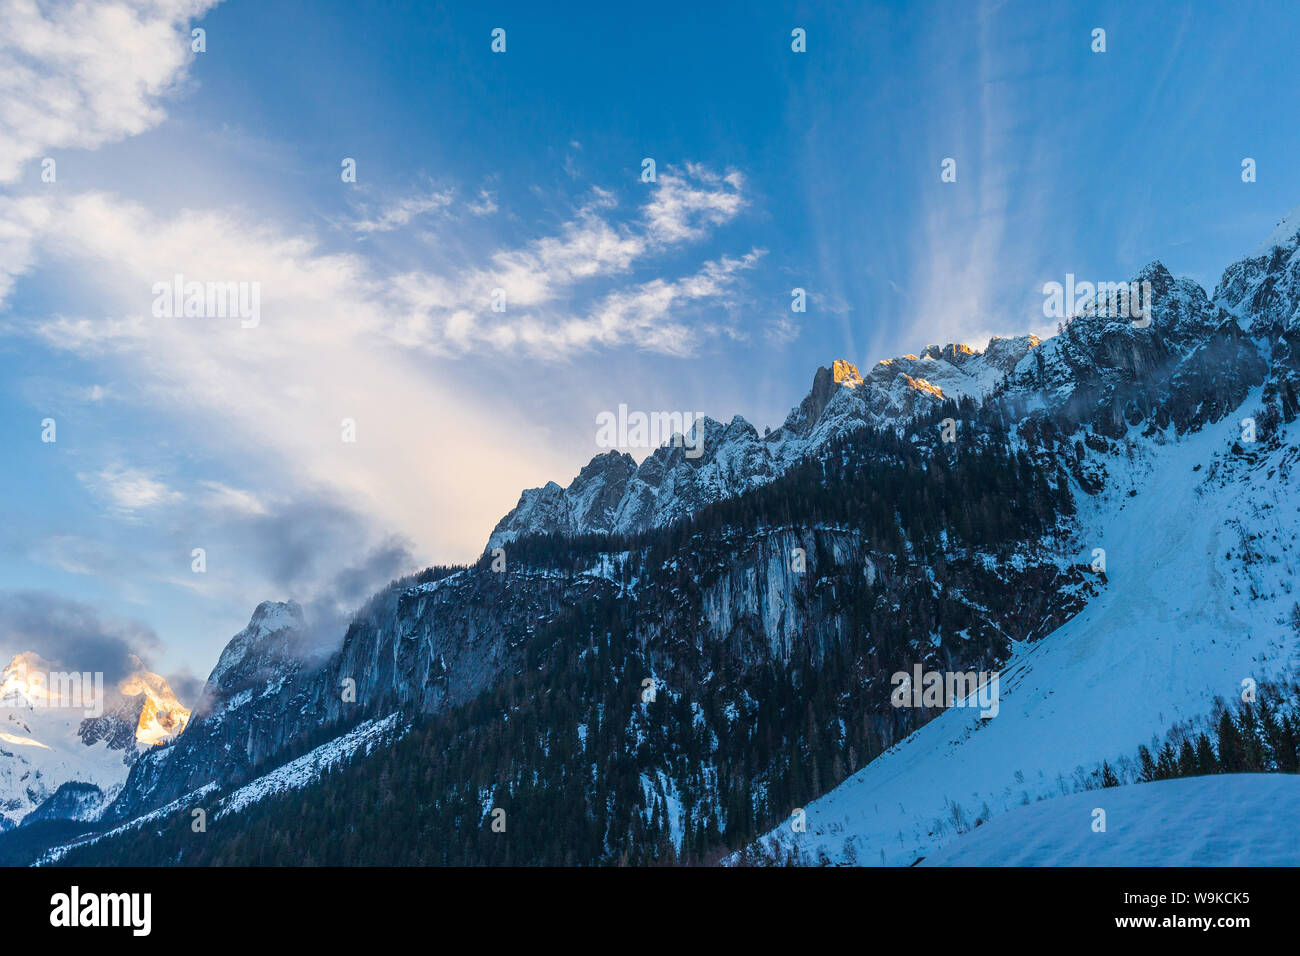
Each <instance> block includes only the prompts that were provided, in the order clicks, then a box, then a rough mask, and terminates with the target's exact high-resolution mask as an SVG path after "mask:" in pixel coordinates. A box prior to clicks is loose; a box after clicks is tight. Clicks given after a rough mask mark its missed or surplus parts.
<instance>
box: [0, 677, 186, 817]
mask: <svg viewBox="0 0 1300 956" xmlns="http://www.w3.org/2000/svg"><path fill="white" fill-rule="evenodd" d="M49 674H50V668H49V667H48V666H47V665H46V663H45V662H44V661H42V660H41V659H40V658H39V657H38V656H37V655H36V654H35V653H30V652H29V653H23V654H19V655H17V656H16V657H14V658H13V660H11V661H10V662H9V663H8V664H7V665H6V666H5V668H4V670H3V671H0V829H7V828H8V827H12V826H14V825H16V824H17V823H19V822H20V821H21V820H22V819H23V818H24V817H25V816H26V815H27V814H29V813H31V812H32V811H34V810H36V809H37V808H38V807H41V806H42V804H44V803H45V802H46V801H48V800H50V799H51V798H53V797H54V796H55V794H56V792H58V791H60V789H61V788H62V787H63V786H64V785H65V784H69V783H73V782H76V783H79V784H84V785H86V786H87V787H89V788H90V789H92V790H95V791H97V793H98V794H99V796H98V797H96V798H95V800H94V801H92V802H93V804H94V806H95V807H98V806H100V805H101V804H102V803H104V802H106V800H107V799H110V798H111V797H112V796H113V795H115V794H116V793H117V791H118V790H119V789H120V788H121V786H122V783H123V782H124V781H125V780H126V777H127V774H128V772H129V771H130V768H131V765H132V763H134V761H135V760H136V758H137V757H138V756H139V754H140V753H141V752H142V751H143V750H145V749H147V748H149V747H152V746H154V745H156V744H160V743H165V742H167V741H169V740H171V739H173V738H174V737H176V736H177V735H178V734H179V733H180V732H181V731H182V730H184V729H185V725H186V723H187V722H188V720H189V716H190V712H189V711H188V710H187V709H186V708H185V707H184V706H182V705H181V703H180V702H179V701H178V700H177V699H176V696H175V694H173V693H172V690H171V687H170V686H168V684H167V681H166V680H164V679H163V678H162V677H159V676H158V675H157V674H153V673H150V672H149V671H147V670H145V669H144V668H143V667H142V666H141V667H139V668H138V669H137V670H136V671H135V672H133V673H132V674H131V675H129V676H128V677H127V678H126V679H124V680H122V681H121V682H120V683H119V685H118V686H117V687H116V688H114V687H108V688H101V689H100V692H96V690H95V688H94V687H93V682H91V681H88V682H87V683H86V684H85V685H82V684H81V683H80V681H79V682H78V683H77V684H76V685H75V686H74V685H72V684H70V683H68V684H64V683H63V682H60V683H59V684H52V682H51V680H50V677H49ZM73 696H75V697H76V698H77V699H75V700H74V699H72V697H73ZM74 790H76V788H69V789H68V790H67V791H66V792H64V793H63V794H62V801H63V802H65V803H67V805H68V806H69V807H74V806H75V807H76V808H78V809H77V811H76V812H78V813H79V814H83V815H84V814H85V813H86V812H88V811H85V809H84V808H85V807H86V806H87V805H88V804H87V799H88V798H87V797H86V794H87V793H89V792H90V790H86V791H85V792H84V793H83V792H81V791H79V790H78V791H77V792H76V793H75V794H74V792H73V791H74ZM74 798H75V799H74ZM62 805H63V803H60V806H62ZM56 811H57V808H50V809H49V811H48V812H47V813H46V814H45V816H47V817H48V816H50V815H53V814H54V813H55V812H56Z"/></svg>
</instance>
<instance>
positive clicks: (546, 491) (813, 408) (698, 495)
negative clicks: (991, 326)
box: [488, 335, 1039, 548]
mask: <svg viewBox="0 0 1300 956" xmlns="http://www.w3.org/2000/svg"><path fill="white" fill-rule="evenodd" d="M1038 344H1039V341H1038V339H1037V337H1035V336H1033V335H1024V336H1019V337H1017V338H1010V339H999V338H995V339H993V340H992V341H991V342H990V343H989V346H988V348H986V349H985V350H984V351H982V352H981V351H977V350H975V349H972V348H970V347H969V346H966V345H945V346H937V345H930V346H927V347H926V348H925V350H924V351H923V352H922V354H921V355H920V356H917V355H905V356H902V357H900V358H896V359H890V360H888V361H884V362H879V363H877V364H876V366H875V367H874V368H873V369H872V370H871V372H870V374H868V375H867V376H866V377H865V378H864V377H863V375H862V374H861V372H859V371H858V369H857V367H856V366H855V365H854V364H853V363H852V362H849V361H846V360H844V359H836V360H835V361H833V362H832V363H831V364H830V365H829V366H825V367H822V368H819V369H818V370H817V372H816V374H815V375H814V376H813V382H812V388H811V389H810V390H809V392H808V394H807V395H806V396H805V397H804V399H803V401H802V402H800V403H799V405H797V406H796V407H795V408H794V409H792V410H791V412H790V414H789V416H788V417H787V418H786V421H785V424H783V425H782V426H781V427H780V428H777V429H775V430H772V431H769V432H768V433H767V434H766V435H762V436H760V435H759V433H758V431H757V429H755V428H754V426H753V425H751V424H750V423H749V422H747V421H746V420H745V419H744V418H742V417H740V416H739V415H737V416H736V417H735V418H733V419H732V420H731V422H730V423H729V424H727V425H723V424H721V423H720V422H717V421H714V420H713V419H712V418H708V417H704V418H700V419H698V420H697V421H696V422H695V424H694V425H693V427H692V429H691V431H690V432H689V433H688V437H689V438H690V439H691V441H690V442H689V443H687V444H688V445H691V446H695V445H697V444H698V447H699V449H700V452H699V454H698V455H697V456H694V457H692V455H691V454H688V451H689V449H688V448H684V447H682V443H681V442H680V441H679V442H672V441H670V442H669V443H668V444H666V445H665V446H663V447H660V448H657V449H655V451H654V452H653V453H652V454H651V455H649V456H648V457H647V458H646V459H645V460H644V461H643V462H641V464H640V465H638V464H637V463H636V460H635V459H634V458H632V456H631V455H628V454H626V453H624V452H620V451H611V452H608V453H606V454H602V455H597V456H596V457H595V458H593V459H592V460H591V461H590V462H589V463H588V464H587V466H586V467H584V468H583V469H582V470H581V471H580V472H579V473H578V476H577V477H576V478H574V480H573V482H572V483H571V484H570V485H569V486H568V487H567V488H563V487H561V486H560V485H558V484H557V483H555V482H553V481H552V482H548V483H547V484H546V485H544V486H543V487H541V488H531V489H529V490H527V491H525V492H524V493H523V494H522V495H521V496H520V498H519V503H518V504H517V505H516V506H515V508H514V509H513V510H512V511H511V512H510V513H509V514H507V515H506V516H505V517H504V518H502V519H501V521H500V522H499V523H498V524H497V526H496V528H495V529H494V530H493V532H492V536H491V538H490V539H489V541H488V547H489V548H497V547H501V546H502V545H504V544H506V543H507V542H509V541H512V540H514V539H515V538H518V537H520V536H522V535H527V534H546V533H549V532H559V533H561V534H569V535H573V534H584V533H591V532H600V533H622V534H632V533H636V532H640V531H645V530H648V529H650V528H655V527H662V526H664V525H666V524H669V523H671V522H673V521H676V520H678V519H680V518H683V517H686V516H688V515H691V514H694V513H696V512H698V511H699V510H700V509H701V508H704V507H705V506H707V505H709V504H712V503H713V502H715V501H720V500H722V499H724V498H730V497H734V496H736V495H739V494H743V493H744V492H746V491H748V490H750V489H751V488H755V487H758V486H760V485H763V484H766V483H767V482H769V481H771V480H772V479H774V478H776V477H777V476H778V475H780V474H782V473H783V472H784V471H785V470H786V469H787V468H789V467H790V466H791V465H793V464H794V463H795V462H797V461H799V460H800V459H802V458H804V457H805V456H807V455H810V454H816V453H817V452H818V451H819V450H821V449H822V448H824V447H825V446H826V445H827V443H829V442H830V441H832V440H834V439H835V438H837V437H839V436H841V435H844V434H847V433H848V432H851V431H855V430H857V429H861V428H863V427H866V426H873V427H877V428H885V427H898V426H899V425H900V424H902V423H904V422H906V421H907V420H908V419H910V418H911V417H913V416H914V415H916V414H919V413H920V412H923V411H925V410H926V409H927V408H929V407H930V406H931V405H932V404H934V403H936V402H942V401H944V400H946V399H948V398H956V399H960V398H962V397H964V396H971V397H973V398H980V397H982V396H984V395H986V394H988V393H989V392H990V391H992V390H993V388H994V387H995V386H996V385H997V384H998V382H1000V381H1001V380H1002V379H1003V378H1004V377H1005V376H1006V375H1007V374H1008V373H1009V372H1010V371H1011V370H1012V369H1013V368H1015V366H1016V363H1017V362H1019V361H1020V359H1021V358H1023V357H1024V356H1025V355H1026V354H1027V353H1028V352H1029V350H1030V349H1033V348H1036V347H1037V346H1038Z"/></svg>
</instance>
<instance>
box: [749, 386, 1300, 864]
mask: <svg viewBox="0 0 1300 956" xmlns="http://www.w3.org/2000/svg"><path fill="white" fill-rule="evenodd" d="M1258 395H1259V391H1258V390H1256V391H1255V392H1254V396H1255V397H1257V396H1258ZM1248 404H1249V403H1248ZM1235 417H1236V416H1234V418H1235ZM1240 435H1241V427H1240V425H1239V424H1238V423H1237V421H1235V420H1228V421H1223V422H1220V423H1219V424H1217V425H1214V426H1210V427H1206V428H1204V429H1203V430H1202V431H1200V432H1198V433H1195V434H1192V435H1189V436H1186V437H1184V438H1182V439H1179V438H1177V437H1175V436H1174V435H1173V434H1172V429H1170V431H1169V432H1166V433H1159V434H1158V436H1157V438H1158V440H1156V441H1141V440H1138V436H1137V429H1134V435H1133V436H1131V437H1130V438H1129V440H1126V441H1124V442H1123V443H1122V444H1120V445H1117V446H1116V447H1115V448H1114V450H1113V451H1112V450H1107V451H1105V452H1102V453H1094V456H1095V460H1096V462H1097V464H1098V465H1099V466H1100V467H1101V468H1104V469H1105V487H1104V489H1103V490H1101V491H1100V492H1098V494H1097V495H1096V496H1095V497H1093V498H1085V499H1084V500H1083V502H1081V504H1082V505H1083V508H1082V513H1081V516H1080V517H1081V521H1080V523H1081V526H1082V528H1083V529H1084V530H1083V533H1082V534H1081V536H1080V542H1081V545H1082V547H1081V550H1080V554H1079V560H1080V561H1085V562H1086V561H1091V560H1094V557H1093V550H1094V549H1095V548H1100V549H1102V550H1103V552H1104V560H1105V573H1106V578H1107V582H1106V587H1105V588H1104V589H1103V590H1102V591H1101V593H1100V594H1098V595H1097V596H1096V597H1094V598H1093V599H1092V600H1091V601H1090V602H1089V603H1088V604H1087V606H1086V607H1084V609H1083V611H1082V612H1080V613H1079V614H1078V615H1077V616H1075V617H1074V618H1072V619H1071V620H1069V621H1068V622H1066V623H1065V624H1064V625H1063V626H1062V627H1060V628H1058V629H1057V630H1055V631H1053V632H1052V633H1051V634H1049V635H1047V636H1046V637H1044V638H1043V639H1041V640H1039V641H1036V642H1033V643H1028V642H1026V643H1019V644H1017V645H1016V646H1015V648H1014V650H1013V653H1012V655H1011V657H1010V659H1009V660H1008V661H1007V662H1006V664H1005V665H1004V666H1003V667H1002V669H1001V675H1000V680H999V683H1000V706H999V709H998V714H997V716H996V717H994V718H992V719H988V720H985V719H982V718H980V717H979V716H978V715H977V713H976V712H975V711H972V710H969V709H962V708H954V709H949V710H947V711H944V712H943V713H942V714H940V715H939V716H937V717H936V718H935V719H934V720H932V721H931V722H929V723H928V724H926V725H925V726H924V727H922V728H920V729H919V730H917V731H916V732H915V733H913V734H912V735H911V736H909V737H908V738H907V739H906V740H904V741H902V742H900V743H898V744H896V745H895V746H894V747H892V748H891V749H889V750H888V751H886V752H885V753H884V754H882V755H881V756H879V757H877V758H876V759H875V760H874V761H872V762H871V763H870V764H868V765H867V766H866V767H864V768H863V769H862V770H860V771H858V773H856V774H855V775H853V776H851V777H849V778H848V779H847V780H846V781H844V782H843V783H842V784H840V785H839V786H838V787H836V788H835V789H834V790H832V791H831V792H830V793H828V794H826V795H825V796H823V797H821V798H820V799H819V800H816V801H814V802H813V803H811V804H809V805H808V806H807V807H806V808H804V809H805V814H806V832H796V831H795V828H794V826H793V824H792V823H785V824H782V825H780V826H778V827H776V828H775V829H774V830H773V831H771V833H770V834H769V835H768V838H767V839H771V840H774V841H776V842H777V843H778V844H779V845H781V846H782V847H786V848H788V847H791V846H794V847H797V848H798V849H799V850H800V852H801V853H803V854H805V855H806V857H807V858H808V859H812V860H815V859H818V858H819V857H820V856H822V855H824V856H825V857H826V858H828V859H830V860H831V861H840V860H843V859H844V858H845V856H846V854H848V855H850V856H852V858H853V859H854V860H856V861H857V862H858V863H860V864H862V865H871V864H877V865H878V864H881V863H887V864H891V865H908V864H911V863H912V862H913V861H914V860H916V859H917V858H918V857H921V856H927V855H929V854H931V853H932V852H934V850H935V849H937V848H938V847H941V846H943V845H945V844H946V843H948V842H949V841H951V840H952V839H954V838H955V837H957V836H958V835H960V834H961V833H963V832H966V831H968V830H970V829H971V828H973V827H975V826H976V824H977V821H978V822H979V823H984V822H986V821H988V820H989V819H992V818H994V817H997V816H999V815H1000V814H1002V813H1007V812H1010V811H1013V810H1015V809H1016V808H1017V807H1019V806H1022V805H1027V804H1029V803H1033V802H1036V801H1038V800H1040V799H1046V798H1051V797H1053V796H1061V795H1062V794H1065V793H1072V792H1074V791H1076V790H1080V789H1082V788H1083V787H1084V786H1085V785H1086V784H1087V782H1088V777H1089V776H1090V774H1091V771H1092V770H1093V769H1095V768H1096V767H1097V766H1098V765H1100V763H1101V762H1102V761H1103V760H1105V761H1109V762H1110V763H1111V764H1112V765H1115V764H1119V763H1121V762H1122V761H1123V760H1125V759H1126V758H1128V759H1131V757H1132V755H1133V754H1135V753H1136V750H1137V748H1138V746H1140V745H1144V744H1146V745H1149V744H1150V743H1151V742H1152V738H1153V737H1160V738H1163V737H1164V735H1165V733H1166V732H1167V731H1169V730H1170V729H1171V728H1173V727H1174V726H1175V725H1176V724H1178V723H1179V722H1185V721H1192V720H1195V719H1197V718H1200V717H1203V716H1204V715H1206V714H1208V713H1209V712H1210V711H1211V710H1212V708H1213V706H1214V703H1215V700H1216V698H1220V699H1223V700H1231V699H1233V698H1235V697H1236V695H1237V694H1239V693H1240V691H1241V688H1242V681H1243V680H1245V679H1247V678H1250V679H1252V680H1255V681H1256V682H1262V681H1264V680H1265V679H1267V678H1270V677H1277V676H1279V675H1280V674H1286V673H1289V672H1293V671H1294V669H1295V668H1297V667H1300V634H1297V633H1296V631H1295V629H1294V628H1293V627H1292V626H1291V625H1290V624H1289V623H1288V618H1289V612H1290V609H1291V607H1292V606H1293V604H1294V603H1295V600H1296V596H1295V594H1294V593H1292V590H1293V582H1294V581H1295V578H1296V573H1297V571H1300V472H1298V470H1297V465H1300V447H1297V445H1296V444H1294V443H1290V442H1287V443H1278V445H1277V446H1276V447H1273V448H1259V449H1258V450H1256V451H1253V452H1249V453H1248V452H1246V451H1245V450H1244V449H1243V447H1242V445H1241V444H1240V442H1239V439H1240ZM1234 446H1235V449H1236V450H1235V451H1234Z"/></svg>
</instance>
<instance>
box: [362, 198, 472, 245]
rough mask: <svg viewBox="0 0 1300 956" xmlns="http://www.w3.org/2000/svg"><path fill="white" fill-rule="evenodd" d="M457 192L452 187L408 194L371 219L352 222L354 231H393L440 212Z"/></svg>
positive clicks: (365, 232) (364, 233)
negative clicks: (427, 214) (419, 217)
mask: <svg viewBox="0 0 1300 956" xmlns="http://www.w3.org/2000/svg"><path fill="white" fill-rule="evenodd" d="M455 198H456V194H455V192H454V191H453V190H451V189H443V190H437V191H433V192H427V193H423V194H421V195H418V196H408V197H406V198H405V199H400V200H398V201H397V202H394V203H390V204H389V205H387V206H385V207H384V208H383V209H382V210H380V212H379V213H378V214H377V215H376V216H374V217H373V218H370V219H358V220H356V221H354V222H352V223H351V227H352V229H353V231H354V232H359V233H361V234H363V235H366V234H369V233H374V232H391V231H392V230H394V229H400V228H401V227H402V226H405V225H407V224H409V223H410V222H411V221H412V220H414V219H415V218H416V217H418V216H423V215H424V214H426V213H430V212H438V211H440V210H443V209H446V208H447V207H448V206H450V205H451V204H452V201H453V200H454V199H455Z"/></svg>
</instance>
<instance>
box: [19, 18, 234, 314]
mask: <svg viewBox="0 0 1300 956" xmlns="http://www.w3.org/2000/svg"><path fill="white" fill-rule="evenodd" d="M214 4H215V0H144V2H122V0H117V2H113V0H95V2H79V0H73V2H54V3H42V4H38V3H36V2H35V0H0V182H14V181H16V180H17V179H18V178H19V177H20V176H21V175H22V169H23V166H24V164H26V163H27V162H30V161H31V160H33V159H35V158H37V157H40V156H43V155H44V154H45V153H46V152H47V151H49V150H52V149H66V148H81V149H95V148H98V147H99V146H102V145H104V144H105V143H111V142H114V141H116V140H120V139H123V138H125V137H127V136H133V135H136V134H138V133H142V132H144V131H145V130H147V129H149V128H151V127H153V126H156V125H158V123H160V122H161V121H162V120H163V118H164V116H165V113H164V110H163V108H162V105H161V102H162V100H163V98H164V97H165V96H166V95H167V94H168V93H170V92H171V91H172V90H173V89H175V87H176V86H177V84H178V83H179V82H180V81H181V80H182V79H183V77H184V76H185V73H186V70H187V68H188V67H189V64H190V61H191V59H192V57H193V54H192V53H191V52H190V34H189V28H190V21H191V20H193V19H194V18H196V17H199V16H201V15H202V14H203V13H204V12H206V11H207V10H208V9H209V8H210V7H212V6H214ZM3 291H4V290H3V289H2V288H0V294H2V293H3Z"/></svg>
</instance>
